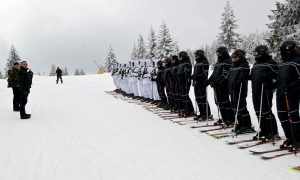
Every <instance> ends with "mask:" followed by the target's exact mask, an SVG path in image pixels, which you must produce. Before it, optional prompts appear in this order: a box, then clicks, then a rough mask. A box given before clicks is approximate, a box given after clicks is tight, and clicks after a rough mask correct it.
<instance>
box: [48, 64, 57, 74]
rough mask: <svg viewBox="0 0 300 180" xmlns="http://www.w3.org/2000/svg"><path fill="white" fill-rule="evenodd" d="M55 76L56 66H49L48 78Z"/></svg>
mask: <svg viewBox="0 0 300 180" xmlns="http://www.w3.org/2000/svg"><path fill="white" fill-rule="evenodd" d="M55 75H56V66H55V65H54V64H53V65H51V70H50V73H49V76H55Z"/></svg>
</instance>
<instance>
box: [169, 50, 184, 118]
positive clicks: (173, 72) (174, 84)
mask: <svg viewBox="0 0 300 180" xmlns="http://www.w3.org/2000/svg"><path fill="white" fill-rule="evenodd" d="M171 59H172V61H171V62H172V67H171V75H172V97H173V99H174V107H173V108H172V109H171V111H172V112H176V113H177V112H178V111H179V109H183V108H182V103H181V101H180V95H179V85H178V76H177V71H178V63H179V59H178V56H177V55H173V56H172V57H171Z"/></svg>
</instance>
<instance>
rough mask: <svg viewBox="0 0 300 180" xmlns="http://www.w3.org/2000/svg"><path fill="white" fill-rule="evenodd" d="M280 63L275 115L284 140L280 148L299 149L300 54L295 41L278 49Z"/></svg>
mask: <svg viewBox="0 0 300 180" xmlns="http://www.w3.org/2000/svg"><path fill="white" fill-rule="evenodd" d="M280 53H281V57H282V63H281V64H279V68H278V81H277V93H276V102H277V113H278V117H279V119H280V122H281V126H282V128H283V131H284V134H285V136H286V140H285V141H284V142H283V144H282V145H281V146H280V147H281V148H285V147H290V148H291V149H292V148H293V147H294V150H295V149H299V148H300V146H299V145H300V118H299V98H300V94H299V92H300V52H299V50H297V44H296V42H295V41H285V42H283V43H282V45H281V47H280Z"/></svg>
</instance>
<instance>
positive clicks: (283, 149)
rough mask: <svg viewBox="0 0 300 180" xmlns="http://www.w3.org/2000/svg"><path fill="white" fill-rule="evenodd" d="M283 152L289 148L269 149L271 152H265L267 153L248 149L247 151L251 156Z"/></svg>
mask: <svg viewBox="0 0 300 180" xmlns="http://www.w3.org/2000/svg"><path fill="white" fill-rule="evenodd" d="M285 150H289V148H288V147H285V148H278V149H271V150H267V151H255V150H252V149H250V150H249V151H250V152H251V153H252V154H267V153H272V152H278V151H285Z"/></svg>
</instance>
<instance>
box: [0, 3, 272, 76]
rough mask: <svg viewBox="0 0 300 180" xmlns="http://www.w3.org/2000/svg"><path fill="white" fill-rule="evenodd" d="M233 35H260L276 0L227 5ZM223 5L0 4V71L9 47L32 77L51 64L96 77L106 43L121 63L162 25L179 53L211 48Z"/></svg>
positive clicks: (104, 54) (44, 70)
mask: <svg viewBox="0 0 300 180" xmlns="http://www.w3.org/2000/svg"><path fill="white" fill-rule="evenodd" d="M230 2H231V6H233V9H234V12H235V15H236V18H237V19H238V25H239V29H238V32H239V33H243V34H245V33H250V32H255V31H265V30H266V29H267V27H266V25H265V24H266V23H268V22H269V20H268V17H267V16H268V15H269V14H271V13H270V10H271V9H274V7H275V2H276V0H231V1H230ZM225 4H226V0H0V70H1V71H3V68H4V67H5V64H6V59H7V56H8V52H9V48H10V46H11V44H14V45H15V47H16V48H17V50H18V52H19V54H20V56H21V58H22V59H24V60H27V61H28V62H29V66H30V68H31V69H32V70H33V71H34V72H35V73H37V72H41V73H42V72H45V73H46V74H48V73H49V71H50V66H51V64H55V65H57V66H61V67H64V66H67V67H68V68H69V71H72V72H73V71H74V69H75V68H83V69H84V70H85V71H86V72H87V73H96V72H97V68H96V67H95V65H94V63H93V60H92V59H96V61H97V62H98V63H104V60H105V57H106V55H107V50H108V47H109V45H110V44H111V45H112V47H113V49H114V51H115V54H116V56H117V58H118V60H119V61H127V60H129V58H130V53H131V50H132V47H133V43H134V42H135V41H136V39H137V37H138V35H139V34H140V33H141V34H142V35H143V36H144V38H145V39H147V37H148V32H149V28H150V26H151V25H152V26H153V27H154V29H155V30H156V32H157V31H158V30H159V26H160V24H161V23H162V21H165V22H166V24H167V25H168V27H169V29H170V31H171V35H172V36H173V37H174V38H175V39H176V40H177V41H178V44H179V46H180V48H181V49H186V48H191V49H196V48H199V47H201V46H202V45H205V44H209V43H211V42H212V41H213V40H214V39H215V37H216V35H217V34H218V33H219V29H218V27H219V26H220V19H221V13H222V12H223V8H224V6H225Z"/></svg>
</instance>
